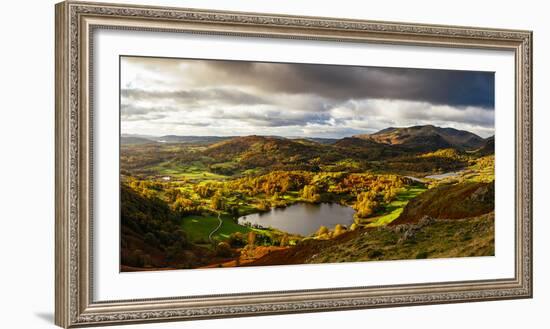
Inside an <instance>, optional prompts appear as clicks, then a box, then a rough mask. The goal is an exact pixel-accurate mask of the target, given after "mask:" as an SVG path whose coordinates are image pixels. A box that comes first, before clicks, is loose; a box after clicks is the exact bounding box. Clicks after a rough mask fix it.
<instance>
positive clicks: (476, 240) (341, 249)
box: [305, 214, 494, 263]
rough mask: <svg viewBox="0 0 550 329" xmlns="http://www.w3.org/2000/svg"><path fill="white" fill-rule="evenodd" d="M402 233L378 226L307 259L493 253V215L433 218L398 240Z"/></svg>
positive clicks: (318, 260) (407, 257)
mask: <svg viewBox="0 0 550 329" xmlns="http://www.w3.org/2000/svg"><path fill="white" fill-rule="evenodd" d="M403 235H404V233H400V232H399V231H398V230H397V229H391V228H380V229H374V230H371V231H367V232H366V233H363V234H359V235H358V236H357V237H356V238H354V239H350V240H348V241H345V242H343V243H340V244H335V245H333V246H330V247H327V248H324V249H322V250H321V251H320V252H319V253H318V254H317V256H316V257H311V258H309V259H306V260H305V262H307V263H327V262H330V263H332V262H359V261H371V260H397V259H416V258H448V257H468V256H491V255H494V215H493V214H490V215H483V216H480V217H475V218H471V219H462V220H444V221H436V222H435V223H433V224H430V225H428V226H426V227H424V228H422V229H421V230H419V231H418V232H416V233H415V234H414V236H412V237H411V238H409V239H406V240H404V241H403V242H399V241H400V239H401V238H402V237H403Z"/></svg>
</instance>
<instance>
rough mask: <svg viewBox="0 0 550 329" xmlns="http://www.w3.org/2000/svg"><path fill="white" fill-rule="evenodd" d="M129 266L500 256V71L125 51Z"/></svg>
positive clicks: (124, 211) (124, 207)
mask: <svg viewBox="0 0 550 329" xmlns="http://www.w3.org/2000/svg"><path fill="white" fill-rule="evenodd" d="M119 110H120V159H119V160H120V271H121V272H135V271H160V270H183V269H208V268H229V267H245V266H267V265H298V264H319V263H326V264H328V263H342V262H370V261H398V260H421V259H433V258H440V259H441V258H457V257H486V256H494V255H495V223H494V220H495V218H494V213H495V212H494V210H495V201H494V200H495V197H494V195H495V193H494V192H495V190H494V189H495V168H494V163H495V148H494V145H495V137H494V136H495V129H494V121H495V119H494V118H495V115H494V113H495V76H494V73H493V72H481V71H459V70H439V69H437V70H436V69H420V68H398V67H371V66H352V65H327V64H308V63H272V62H252V61H233V60H206V59H185V58H158V57H137V56H121V57H120V109H119Z"/></svg>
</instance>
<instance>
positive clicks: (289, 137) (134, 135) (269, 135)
mask: <svg viewBox="0 0 550 329" xmlns="http://www.w3.org/2000/svg"><path fill="white" fill-rule="evenodd" d="M430 126H431V127H435V128H440V129H454V130H457V131H465V132H468V133H470V134H473V135H476V136H478V137H480V138H483V139H488V138H491V137H494V136H495V134H494V132H493V134H492V135H489V136H487V137H483V136H480V135H479V134H476V133H474V132H471V131H470V130H465V129H457V128H453V127H442V126H436V125H433V124H427V125H413V126H402V127H396V126H390V127H386V128H383V129H379V130H376V131H374V132H370V133H368V132H365V133H358V134H353V135H346V136H341V137H320V136H300V135H291V136H284V135H273V134H266V135H264V134H247V135H179V134H174V133H171V134H170V133H169V134H163V135H150V134H140V133H121V134H120V137H124V136H125V135H126V136H132V137H142V138H146V137H153V138H162V137H169V136H170V137H172V136H174V137H219V138H234V137H247V136H261V137H280V138H288V139H299V138H304V139H307V138H315V139H342V138H349V137H354V136H357V135H372V134H376V133H378V132H381V131H384V130H389V129H406V128H414V127H430Z"/></svg>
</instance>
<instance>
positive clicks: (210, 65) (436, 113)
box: [120, 58, 495, 137]
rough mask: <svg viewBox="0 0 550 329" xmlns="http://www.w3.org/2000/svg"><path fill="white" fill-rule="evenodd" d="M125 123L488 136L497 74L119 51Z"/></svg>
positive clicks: (135, 128) (296, 132)
mask: <svg viewBox="0 0 550 329" xmlns="http://www.w3.org/2000/svg"><path fill="white" fill-rule="evenodd" d="M121 63H122V66H121V90H120V97H121V119H122V127H123V129H125V131H128V132H131V133H142V131H141V130H144V129H145V130H146V131H147V133H149V134H156V135H162V134H177V133H181V134H194V133H195V134H200V135H203V134H209V135H231V136H233V135H239V134H241V133H242V134H268V135H281V136H324V137H344V136H349V135H352V134H359V133H368V132H374V131H376V130H379V129H383V128H387V127H388V126H396V127H399V126H412V125H422V124H435V125H439V126H442V127H454V128H457V129H465V130H470V131H472V132H475V133H478V134H481V135H483V136H489V135H492V134H494V106H495V95H494V94H495V83H494V73H492V72H474V71H452V70H433V69H410V68H382V67H359V66H348V65H318V64H285V63H261V62H241V61H216V60H194V59H162V58H123V60H122V61H121Z"/></svg>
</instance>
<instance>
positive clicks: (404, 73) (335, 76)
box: [197, 61, 495, 109]
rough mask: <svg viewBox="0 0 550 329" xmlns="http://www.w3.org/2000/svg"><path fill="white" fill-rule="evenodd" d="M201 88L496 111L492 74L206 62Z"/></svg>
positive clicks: (198, 77) (200, 78)
mask: <svg viewBox="0 0 550 329" xmlns="http://www.w3.org/2000/svg"><path fill="white" fill-rule="evenodd" d="M203 63H204V65H203V66H204V67H206V68H207V71H208V73H209V74H204V75H202V76H197V80H198V81H201V82H209V81H224V83H228V84H236V85H248V86H255V87H256V88H258V89H261V90H263V91H264V92H274V93H288V94H315V95H318V96H321V97H325V98H332V99H337V100H346V99H350V98H351V99H363V98H377V99H401V100H412V101H420V102H427V103H430V104H437V105H440V104H445V105H450V106H478V107H483V108H488V109H492V108H493V107H494V89H495V85H494V74H493V73H492V72H473V71H453V70H432V69H409V68H377V67H358V66H344V65H318V64H279V63H276V64H273V63H254V62H231V61H210V62H203Z"/></svg>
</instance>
